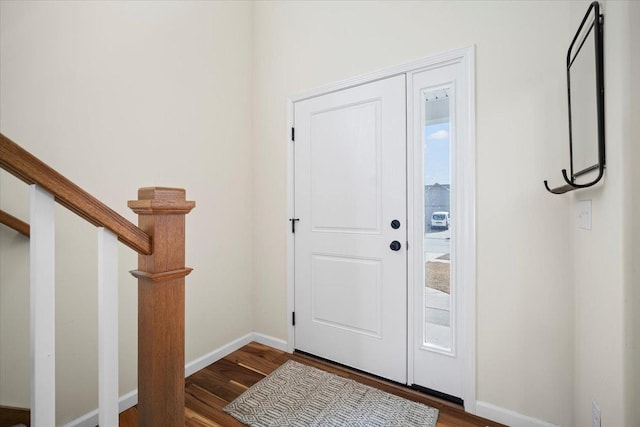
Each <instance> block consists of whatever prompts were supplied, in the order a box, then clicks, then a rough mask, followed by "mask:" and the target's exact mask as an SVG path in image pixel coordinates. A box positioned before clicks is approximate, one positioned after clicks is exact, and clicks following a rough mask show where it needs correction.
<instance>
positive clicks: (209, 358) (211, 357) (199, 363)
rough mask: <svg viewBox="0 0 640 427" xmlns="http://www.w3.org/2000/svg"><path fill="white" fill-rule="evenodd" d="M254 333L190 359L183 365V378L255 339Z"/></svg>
mask: <svg viewBox="0 0 640 427" xmlns="http://www.w3.org/2000/svg"><path fill="white" fill-rule="evenodd" d="M253 335H254V334H253V333H252V332H251V333H248V334H247V335H245V336H243V337H240V338H238V339H235V340H233V341H231V342H230V343H228V344H225V345H223V346H222V347H218V348H217V349H215V350H213V351H212V352H210V353H207V354H205V355H204V356H202V357H199V358H197V359H195V360H192V361H191V362H189V363H187V365H186V366H185V367H184V376H185V378H186V377H188V376H189V375H193V374H195V373H196V372H198V371H199V370H201V369H204V368H206V367H207V366H209V365H211V364H212V363H215V362H217V361H218V360H220V359H222V358H223V357H225V356H227V355H229V354H231V353H233V352H234V351H236V350H239V349H241V348H242V347H244V346H245V345H247V344H249V343H250V342H251V341H255V339H254V336H253Z"/></svg>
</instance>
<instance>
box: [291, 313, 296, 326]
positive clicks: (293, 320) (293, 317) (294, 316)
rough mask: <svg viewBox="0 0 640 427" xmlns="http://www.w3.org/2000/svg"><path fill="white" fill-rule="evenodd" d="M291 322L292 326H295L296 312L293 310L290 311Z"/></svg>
mask: <svg viewBox="0 0 640 427" xmlns="http://www.w3.org/2000/svg"><path fill="white" fill-rule="evenodd" d="M291 324H292V325H293V326H296V312H295V311H292V312H291Z"/></svg>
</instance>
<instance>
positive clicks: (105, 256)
mask: <svg viewBox="0 0 640 427" xmlns="http://www.w3.org/2000/svg"><path fill="white" fill-rule="evenodd" d="M98 372H99V373H98V380H99V386H98V417H99V421H100V425H101V426H106V427H111V426H117V425H118V238H117V237H116V235H115V234H113V233H112V232H111V231H109V230H107V229H105V228H103V227H100V228H98Z"/></svg>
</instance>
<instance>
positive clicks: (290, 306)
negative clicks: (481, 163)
mask: <svg viewBox="0 0 640 427" xmlns="http://www.w3.org/2000/svg"><path fill="white" fill-rule="evenodd" d="M457 62H459V63H462V64H463V66H464V69H465V70H464V73H465V76H466V79H467V84H468V85H469V99H468V103H469V105H468V111H469V117H467V119H468V123H469V127H468V132H467V135H465V136H466V138H463V139H464V141H465V147H464V148H465V150H459V152H458V153H457V155H458V157H457V159H456V161H457V162H458V164H461V165H464V187H463V188H462V192H463V194H462V196H463V197H464V198H465V200H466V201H468V203H466V204H465V205H466V206H468V207H469V209H467V211H466V212H465V213H464V214H465V215H466V216H465V218H466V221H467V224H466V229H467V230H468V231H470V233H469V235H468V236H467V238H466V239H465V241H464V245H463V246H464V247H463V248H460V249H461V250H459V251H458V253H462V256H461V257H460V258H461V259H465V260H466V261H465V263H464V265H463V266H461V269H460V272H461V274H462V276H463V277H462V278H460V279H462V280H464V281H465V289H464V293H463V301H464V303H463V307H460V309H461V310H462V312H463V313H464V316H463V321H462V325H461V326H462V333H463V340H464V343H465V345H464V348H463V349H460V354H461V356H462V358H463V365H464V372H463V393H462V396H461V398H462V399H463V400H464V406H465V411H467V412H470V413H472V414H475V413H476V227H475V223H476V166H475V165H476V141H475V47H474V46H473V45H472V46H467V47H463V48H460V49H456V50H451V51H448V52H444V53H441V54H438V55H433V56H429V57H426V58H422V59H419V60H415V61H411V62H407V63H404V64H401V65H397V66H394V67H390V68H385V69H382V70H379V71H375V72H372V73H368V74H364V75H360V76H356V77H352V78H348V79H345V80H341V81H339V82H335V83H331V84H328V85H324V86H321V87H319V88H316V89H313V90H310V91H307V92H303V93H300V94H297V95H293V96H290V97H288V98H287V127H286V143H287V147H288V148H287V218H286V219H287V220H286V227H285V232H286V233H287V312H286V322H287V351H288V352H290V353H291V352H293V351H294V349H295V342H294V339H295V333H294V326H293V324H292V318H291V316H292V313H293V311H294V301H295V298H294V296H295V295H294V292H295V280H294V277H295V275H294V271H295V270H294V269H295V247H294V245H295V241H294V236H293V233H291V225H290V223H289V221H288V219H289V218H293V217H294V206H295V205H294V194H295V191H294V185H295V182H294V177H295V173H294V172H295V171H294V167H295V157H294V145H295V143H294V142H292V135H291V129H292V128H293V124H294V103H296V102H298V101H303V100H305V99H308V98H313V97H316V96H320V95H324V94H327V93H331V92H336V91H340V90H344V89H348V88H350V87H353V86H358V85H361V84H365V83H370V82H374V81H377V80H381V79H385V78H388V77H393V76H396V75H400V74H406V75H407V77H408V78H407V89H408V90H407V110H406V111H407V159H408V160H407V195H408V196H410V197H407V214H408V222H407V227H408V228H407V235H408V236H407V237H408V244H409V246H408V247H409V248H412V247H416V246H417V245H416V244H415V231H414V226H413V224H414V213H413V212H414V208H415V206H414V201H413V197H412V196H413V188H414V187H413V181H414V179H413V176H414V174H415V171H414V168H413V165H412V163H413V162H412V161H410V160H411V159H413V156H414V154H415V153H414V152H415V149H414V146H415V143H414V141H413V123H412V122H413V118H412V114H411V113H410V112H412V111H413V103H412V91H411V89H412V88H411V86H410V85H411V79H410V76H411V74H413V73H416V72H420V71H425V70H429V69H432V68H436V67H441V66H443V65H446V64H451V63H457ZM414 252H415V251H414ZM416 262H418V261H417V257H416V256H413V254H411V253H409V254H408V256H407V274H408V288H407V300H408V301H407V337H408V340H407V341H408V342H407V351H408V353H407V354H408V360H407V381H408V382H409V383H413V348H412V343H413V342H414V340H413V337H414V335H413V334H414V327H413V324H414V321H413V319H414V316H415V313H414V311H415V310H414V304H413V302H414V298H415V295H414V294H415V293H414V288H415V286H414V280H415V275H414V273H415V271H416V268H417V267H416V265H417V264H416ZM420 262H422V261H420Z"/></svg>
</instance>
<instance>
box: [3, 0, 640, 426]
mask: <svg viewBox="0 0 640 427" xmlns="http://www.w3.org/2000/svg"><path fill="white" fill-rule="evenodd" d="M587 4H588V2H586V1H580V2H571V1H549V2H539V1H519V2H457V1H443V2H438V1H432V2H399V1H396V2H391V1H389V2H384V1H382V2H375V3H374V2H366V3H365V2H340V3H337V2H275V1H274V2H256V3H254V4H253V5H251V4H248V3H240V2H153V3H152V2H126V3H115V2H101V3H98V2H84V3H80V2H12V1H3V2H1V3H0V132H3V133H5V134H6V135H8V136H9V137H11V138H13V139H15V140H16V141H18V142H19V143H20V144H21V145H23V146H24V147H25V148H27V149H28V150H30V151H32V152H33V153H34V154H36V155H37V156H39V157H41V158H42V159H43V160H45V161H46V162H48V163H50V164H51V165H52V166H54V167H55V168H57V169H59V170H60V171H61V172H63V173H64V174H66V175H67V176H68V177H69V178H71V179H72V180H74V181H75V182H77V183H78V184H80V185H81V186H82V187H84V188H85V189H87V190H88V191H90V192H91V193H93V194H94V195H96V196H97V197H98V198H100V199H101V200H103V201H104V202H106V203H107V204H108V205H110V206H111V207H113V208H114V209H115V210H117V211H118V212H120V213H121V214H122V215H124V216H126V217H127V218H129V219H131V220H132V221H135V216H134V215H133V214H131V213H130V212H129V211H128V210H127V208H126V200H128V199H132V198H135V196H136V188H137V187H141V186H149V185H171V186H182V187H184V188H186V189H187V195H188V198H189V199H193V200H196V201H197V203H198V205H197V208H196V209H195V210H194V211H193V212H192V213H191V214H190V215H189V216H188V218H187V265H189V266H191V267H194V268H195V271H194V272H193V273H192V274H191V275H190V276H189V278H188V279H187V360H193V359H195V358H197V357H199V356H202V355H204V354H206V353H207V352H209V351H211V350H212V349H214V348H216V347H218V346H220V345H222V344H225V343H227V342H229V341H231V340H233V339H235V338H238V337H239V336H242V335H243V334H245V333H247V332H250V331H251V330H255V331H257V332H261V333H265V334H268V335H271V336H274V337H277V338H281V339H286V338H287V313H286V302H287V301H286V272H287V265H286V236H287V234H286V233H287V229H288V228H287V225H288V223H287V221H286V219H287V210H286V189H287V181H286V179H287V178H286V176H287V175H286V173H287V164H286V159H287V156H286V153H287V151H286V149H287V141H286V135H287V129H286V119H287V116H286V114H287V112H286V100H287V97H288V96H291V95H294V94H296V93H300V92H302V91H306V90H309V89H313V88H316V87H318V86H321V85H323V84H327V83H332V82H335V81H338V80H341V79H345V78H348V77H352V76H355V75H360V74H364V73H368V72H371V71H375V70H378V69H381V68H384V67H387V66H393V65H397V64H399V63H403V62H407V61H410V60H413V59H418V58H422V57H425V56H429V55H433V54H437V53H440V52H443V51H447V50H450V49H455V48H458V47H462V46H468V45H472V44H473V45H475V46H476V128H477V192H478V193H477V230H478V236H477V253H478V259H477V264H478V267H477V339H478V343H477V398H478V400H480V401H484V402H488V403H491V404H493V405H497V406H500V407H503V408H506V409H509V410H511V411H516V412H519V413H522V414H525V415H528V416H531V417H535V418H539V419H542V420H545V421H548V422H551V423H554V424H558V425H563V426H571V425H575V426H582V425H589V417H590V411H591V400H592V399H596V400H597V401H598V403H599V404H600V407H601V408H602V413H603V420H606V421H605V424H603V425H616V426H617V425H620V426H623V425H627V426H632V425H636V424H638V422H637V420H638V419H640V414H639V413H638V409H637V408H638V407H640V403H639V402H638V396H639V394H638V389H637V384H638V383H640V369H638V368H637V366H638V360H639V355H640V350H638V343H639V342H640V334H639V333H638V331H640V324H639V320H638V319H639V318H640V316H638V314H637V313H638V307H639V306H640V298H639V295H640V292H639V291H638V290H637V288H638V286H636V285H637V284H638V283H640V281H639V280H638V279H639V277H640V273H638V268H637V266H635V267H632V266H631V265H632V264H633V259H636V258H637V256H636V255H637V254H638V253H639V251H640V249H639V248H640V243H638V241H637V240H638V237H637V236H639V235H640V227H639V226H638V221H637V220H636V218H638V214H640V207H639V206H640V205H639V204H638V200H637V199H638V198H637V197H632V196H633V194H634V190H635V191H636V192H637V188H636V187H637V186H638V185H640V175H639V174H640V173H639V172H638V171H637V169H638V168H637V167H636V168H634V166H635V165H634V164H633V163H631V162H630V161H626V162H625V161H624V160H625V159H631V158H634V157H635V158H636V159H637V158H638V154H639V153H638V152H637V150H638V149H637V147H634V145H633V144H631V142H632V141H637V139H638V138H639V137H640V131H639V128H638V124H637V123H635V122H633V120H630V118H631V117H636V116H637V115H638V113H639V112H638V102H637V101H635V102H634V101H633V100H637V99H640V98H638V87H637V85H635V86H634V85H632V86H631V90H632V91H634V90H635V94H636V95H635V96H633V95H629V94H628V93H627V92H628V89H629V87H628V85H629V80H630V76H635V75H637V72H636V73H633V72H632V70H631V69H630V68H631V67H635V68H634V69H635V70H637V69H638V58H640V55H637V46H638V43H635V44H634V43H633V42H631V43H630V42H629V40H628V32H629V31H631V33H632V34H631V36H632V40H635V41H638V32H637V29H635V30H634V29H633V25H631V22H634V23H635V22H638V19H635V20H633V17H631V18H630V16H637V15H638V13H639V8H638V6H637V4H633V5H631V6H629V5H628V3H626V2H606V3H605V4H604V12H605V14H606V24H605V34H606V37H605V41H606V43H607V44H606V47H605V49H606V60H605V62H606V67H607V68H606V76H607V81H606V90H607V144H608V148H607V155H608V158H607V161H608V169H607V175H606V177H605V182H604V184H603V185H601V186H599V187H598V188H596V189H593V190H587V191H580V192H576V193H572V194H569V195H566V196H553V195H550V194H548V193H547V192H546V191H545V190H544V187H543V185H542V180H543V179H549V180H550V184H551V185H558V184H560V182H561V177H560V169H562V168H563V167H566V166H567V164H568V154H567V120H566V117H567V112H566V96H565V91H566V89H565V87H566V86H565V85H566V83H565V74H564V72H565V71H564V58H565V52H566V48H567V45H568V42H569V40H570V39H571V37H572V35H573V32H574V31H575V28H576V26H577V24H578V21H579V18H580V17H581V15H582V14H583V13H584V10H585V9H586V5H587ZM630 11H631V12H633V13H632V14H630V13H629V12H630ZM630 27H631V30H629V28H630ZM629 45H631V46H632V47H633V48H635V49H636V55H635V56H634V55H631V56H630V58H631V59H629V58H627V57H628V56H629V55H628V52H629V49H630V46H629ZM625 58H627V59H625ZM633 81H634V80H631V82H633ZM628 107H631V108H628ZM629 121H630V123H629ZM636 122H637V120H636ZM629 132H630V133H629ZM257 135H259V137H255V138H254V136H257ZM635 145H637V144H635ZM152 150H155V151H152ZM79 160H81V161H79ZM625 177H631V178H632V179H631V180H629V181H627V180H626V179H625ZM626 182H631V184H626ZM583 199H591V200H592V202H593V228H592V230H591V231H584V230H579V229H577V225H576V223H575V202H576V200H583ZM626 206H631V209H623V207H626ZM0 207H2V208H3V209H5V210H9V211H10V212H12V213H15V214H16V215H18V216H20V217H22V218H25V219H26V218H27V216H28V205H27V188H26V186H24V185H23V184H21V183H19V182H18V181H17V180H15V179H13V178H12V177H9V176H8V175H7V174H5V173H0ZM57 217H58V225H57V243H56V245H57V249H58V252H57V254H58V260H57V264H56V268H57V281H58V285H57V286H58V290H57V297H58V302H57V307H56V308H57V327H56V329H57V333H58V338H57V357H58V363H57V374H58V380H59V381H58V390H59V392H60V393H59V395H58V398H59V401H58V416H59V421H60V422H64V421H68V420H70V419H73V418H75V417H77V416H79V415H82V414H84V413H86V412H88V411H90V410H92V409H94V408H95V407H96V405H97V396H96V391H95V390H96V387H97V384H96V379H97V371H96V362H97V355H96V348H97V343H96V334H95V331H96V329H97V319H96V307H97V302H96V280H95V275H96V260H95V257H96V250H95V242H96V238H95V230H94V229H93V227H91V226H89V225H87V224H85V223H84V222H83V221H81V220H79V219H77V218H76V217H75V216H73V215H71V214H70V213H68V212H67V211H65V210H64V209H63V208H59V209H58V210H57ZM629 229H630V230H631V231H632V233H631V236H632V237H631V238H628V237H625V236H628V234H629V233H628V230H629ZM78 248H81V249H80V250H78ZM27 253H28V248H27V245H26V244H25V242H24V240H20V238H19V237H16V236H15V234H13V233H12V232H9V231H6V230H0V282H1V283H2V286H1V287H0V378H1V381H0V403H1V404H14V405H18V406H25V405H28V395H27V393H26V392H25V390H26V388H24V387H22V388H21V385H25V386H26V384H25V381H28V379H27V376H28V366H27V363H28V362H27V360H28V359H27V355H28V342H27V339H26V334H27V331H28V326H27V324H26V323H27V322H28V299H27V294H26V292H25V287H26V286H27V284H28V280H27V279H26V270H27V268H28V261H27V260H25V257H26V255H27ZM135 265H136V257H135V255H134V254H133V253H132V252H131V251H130V250H129V249H128V248H126V247H122V248H121V250H120V266H121V271H122V274H121V277H120V293H121V298H120V299H121V301H120V303H121V305H120V310H121V313H120V322H121V325H120V332H121V373H120V377H121V392H122V393H126V392H128V391H130V390H131V389H133V388H135V372H136V366H135V353H136V350H135V336H136V323H135V322H136V320H135V319H136V303H137V301H136V294H135V281H134V280H133V279H132V278H130V277H129V275H128V274H127V273H126V271H127V270H129V269H132V268H134V267H135ZM7 319H11V326H7V325H8V323H7ZM14 326H15V328H14ZM7 343H9V344H10V345H8V344H7ZM25 402H26V403H25ZM625 417H626V418H625ZM633 417H635V418H633ZM634 420H635V422H634ZM625 423H626V424H625Z"/></svg>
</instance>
